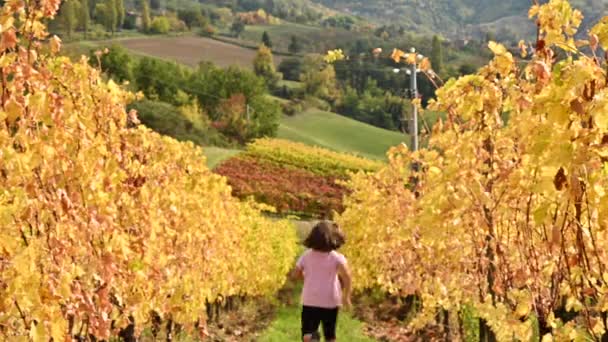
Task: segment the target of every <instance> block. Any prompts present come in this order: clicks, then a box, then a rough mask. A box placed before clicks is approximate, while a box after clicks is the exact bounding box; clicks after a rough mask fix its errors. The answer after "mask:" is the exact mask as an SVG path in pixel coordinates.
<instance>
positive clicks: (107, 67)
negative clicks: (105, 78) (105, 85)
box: [91, 45, 133, 82]
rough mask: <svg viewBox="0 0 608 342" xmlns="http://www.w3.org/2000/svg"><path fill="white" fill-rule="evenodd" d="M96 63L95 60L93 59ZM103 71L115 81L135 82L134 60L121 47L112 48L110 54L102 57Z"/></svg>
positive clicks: (114, 46)
mask: <svg viewBox="0 0 608 342" xmlns="http://www.w3.org/2000/svg"><path fill="white" fill-rule="evenodd" d="M91 61H95V58H91ZM100 61H101V70H102V71H103V72H105V73H107V74H108V75H109V76H110V77H112V78H113V79H115V80H117V81H120V82H124V81H133V58H132V57H131V54H130V53H129V51H127V49H125V48H124V47H122V46H120V45H113V46H112V47H110V49H109V51H108V53H106V54H103V55H102V56H101V59H100Z"/></svg>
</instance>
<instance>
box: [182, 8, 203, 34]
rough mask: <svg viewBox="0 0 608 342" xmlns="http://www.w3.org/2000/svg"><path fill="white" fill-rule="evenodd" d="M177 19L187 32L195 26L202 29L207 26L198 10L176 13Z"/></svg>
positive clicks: (192, 9) (191, 9)
mask: <svg viewBox="0 0 608 342" xmlns="http://www.w3.org/2000/svg"><path fill="white" fill-rule="evenodd" d="M177 17H178V18H179V19H180V20H181V21H183V22H184V23H185V24H186V26H188V30H192V28H193V27H195V26H198V27H203V28H204V27H206V26H207V18H205V16H203V14H202V13H201V11H200V10H197V9H194V8H190V9H185V10H179V11H177Z"/></svg>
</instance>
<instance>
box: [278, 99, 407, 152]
mask: <svg viewBox="0 0 608 342" xmlns="http://www.w3.org/2000/svg"><path fill="white" fill-rule="evenodd" d="M278 137H279V138H282V139H288V140H293V141H299V142H302V143H305V144H310V145H315V146H321V147H325V148H329V149H332V150H335V151H339V152H350V153H355V154H358V155H361V156H363V157H368V158H373V159H385V158H386V151H387V150H388V149H389V148H390V147H392V146H395V145H398V144H400V143H402V142H409V138H408V137H407V136H405V135H403V134H401V133H399V132H393V131H388V130H385V129H382V128H377V127H374V126H371V125H368V124H365V123H362V122H359V121H355V120H352V119H349V118H347V117H344V116H341V115H338V114H335V113H330V112H324V111H321V110H317V109H311V110H308V111H305V112H303V113H300V114H297V115H294V116H292V117H286V118H285V119H283V120H282V122H281V126H280V127H279V133H278Z"/></svg>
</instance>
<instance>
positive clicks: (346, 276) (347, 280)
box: [338, 264, 352, 308]
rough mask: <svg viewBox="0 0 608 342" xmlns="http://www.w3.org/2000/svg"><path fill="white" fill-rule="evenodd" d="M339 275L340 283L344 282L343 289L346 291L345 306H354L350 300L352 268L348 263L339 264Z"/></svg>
mask: <svg viewBox="0 0 608 342" xmlns="http://www.w3.org/2000/svg"><path fill="white" fill-rule="evenodd" d="M338 277H339V279H340V283H341V284H342V289H343V290H344V293H343V295H342V297H343V300H344V306H346V307H347V308H350V307H351V306H352V304H351V301H350V295H351V291H352V288H351V286H352V278H351V275H350V269H349V268H348V265H347V264H339V265H338Z"/></svg>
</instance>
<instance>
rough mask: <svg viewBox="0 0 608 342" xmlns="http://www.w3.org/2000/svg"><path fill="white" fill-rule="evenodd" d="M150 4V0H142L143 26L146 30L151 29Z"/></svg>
mask: <svg viewBox="0 0 608 342" xmlns="http://www.w3.org/2000/svg"><path fill="white" fill-rule="evenodd" d="M151 22H152V20H151V19H150V4H149V3H148V0H141V28H142V30H143V31H144V32H148V31H150V23H151Z"/></svg>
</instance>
